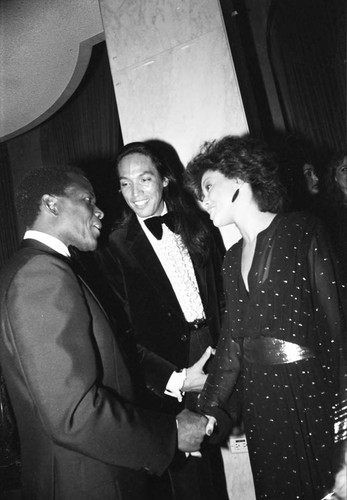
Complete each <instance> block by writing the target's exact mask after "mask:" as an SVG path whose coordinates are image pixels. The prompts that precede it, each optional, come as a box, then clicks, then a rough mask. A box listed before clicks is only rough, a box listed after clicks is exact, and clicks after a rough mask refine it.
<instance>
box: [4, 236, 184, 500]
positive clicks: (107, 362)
mask: <svg viewBox="0 0 347 500" xmlns="http://www.w3.org/2000/svg"><path fill="white" fill-rule="evenodd" d="M0 300H1V303H0V311H1V332H0V363H1V366H2V369H3V373H4V377H5V381H6V384H7V388H8V392H9V395H10V399H11V402H12V405H13V408H14V412H15V416H16V419H17V424H18V428H19V434H20V442H21V457H22V468H23V470H22V481H23V491H24V498H30V499H39V500H50V499H52V500H53V499H55V500H71V499H74V500H85V499H96V500H108V499H109V500H111V499H112V500H115V499H117V500H118V499H122V500H123V499H127V498H130V497H129V496H127V493H126V491H127V488H128V486H127V485H126V484H125V483H126V481H127V480H128V479H127V478H129V471H131V470H135V471H139V472H138V474H139V475H141V477H142V472H141V471H144V470H145V471H149V472H150V473H154V474H161V473H162V472H163V470H164V469H165V468H166V467H167V466H168V465H169V463H170V462H171V460H172V458H173V456H174V453H175V448H176V422H175V419H174V418H173V417H171V416H168V415H163V414H159V413H156V412H153V411H150V410H144V409H140V408H137V407H136V406H134V401H133V399H134V388H133V382H132V378H131V374H130V373H129V370H128V367H127V364H126V358H125V354H124V353H123V352H122V350H121V348H120V346H119V343H118V342H117V338H116V336H115V334H114V331H112V329H111V327H110V323H109V321H108V318H107V317H106V315H105V312H104V310H103V308H102V306H101V304H100V303H99V302H98V300H97V299H96V297H95V296H94V294H93V292H92V291H91V290H90V289H89V287H88V286H87V285H86V283H85V282H84V281H83V279H82V278H81V277H79V276H77V275H76V274H75V272H74V271H73V269H72V267H71V265H70V264H69V262H68V259H66V258H64V257H63V256H61V255H60V254H58V253H56V252H55V251H54V250H51V249H50V248H49V247H47V246H45V245H43V244H41V243H39V242H37V241H34V240H24V242H23V243H22V246H21V248H20V249H19V251H18V252H17V253H16V254H15V255H14V257H13V258H12V259H11V260H10V262H9V263H8V265H7V266H6V267H5V269H4V270H3V272H2V274H1V277H0ZM134 478H135V479H134V480H135V481H136V473H134ZM123 479H124V481H123Z"/></svg>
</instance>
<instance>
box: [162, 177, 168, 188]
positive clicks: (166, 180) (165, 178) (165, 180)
mask: <svg viewBox="0 0 347 500" xmlns="http://www.w3.org/2000/svg"><path fill="white" fill-rule="evenodd" d="M168 184H169V179H168V178H167V177H164V179H163V186H164V187H166V186H167V185H168Z"/></svg>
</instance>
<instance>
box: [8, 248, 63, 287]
mask: <svg viewBox="0 0 347 500" xmlns="http://www.w3.org/2000/svg"><path fill="white" fill-rule="evenodd" d="M57 262H59V263H60V262H61V263H62V265H63V266H68V264H67V263H65V261H64V258H63V257H62V258H60V257H59V256H58V255H57V254H54V253H50V252H44V251H42V250H39V249H37V248H32V247H26V248H19V249H18V250H17V251H16V252H15V253H14V254H13V255H12V257H11V258H10V259H9V260H8V261H7V262H6V264H5V265H4V267H3V268H2V270H1V273H0V283H1V287H2V288H7V287H8V286H9V284H10V283H11V282H12V281H13V280H17V278H18V279H19V280H23V284H24V283H25V282H26V278H25V276H26V275H28V276H30V275H31V274H32V272H33V271H34V270H37V272H40V273H42V274H47V273H48V272H49V273H50V272H51V271H48V268H49V267H52V266H53V265H54V263H55V264H56V263H57ZM55 267H56V266H55Z"/></svg>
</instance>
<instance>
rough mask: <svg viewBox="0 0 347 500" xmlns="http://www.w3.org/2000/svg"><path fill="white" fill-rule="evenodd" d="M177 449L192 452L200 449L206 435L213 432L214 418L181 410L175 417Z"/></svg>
mask: <svg viewBox="0 0 347 500" xmlns="http://www.w3.org/2000/svg"><path fill="white" fill-rule="evenodd" d="M176 421H177V440H178V449H179V450H180V451H184V452H186V453H192V452H195V451H198V450H199V449H200V445H201V443H202V441H203V439H204V437H205V436H206V435H208V436H210V435H211V434H212V432H213V427H214V424H215V419H214V418H213V417H206V416H205V415H199V414H198V413H194V412H192V411H190V410H183V411H181V413H179V414H178V415H177V417H176Z"/></svg>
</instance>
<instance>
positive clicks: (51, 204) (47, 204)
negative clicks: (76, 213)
mask: <svg viewBox="0 0 347 500" xmlns="http://www.w3.org/2000/svg"><path fill="white" fill-rule="evenodd" d="M42 206H43V208H44V210H47V211H48V212H50V213H51V214H53V215H58V207H57V198H56V197H55V196H52V195H50V194H44V195H43V196H42Z"/></svg>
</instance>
